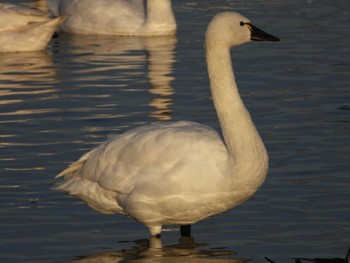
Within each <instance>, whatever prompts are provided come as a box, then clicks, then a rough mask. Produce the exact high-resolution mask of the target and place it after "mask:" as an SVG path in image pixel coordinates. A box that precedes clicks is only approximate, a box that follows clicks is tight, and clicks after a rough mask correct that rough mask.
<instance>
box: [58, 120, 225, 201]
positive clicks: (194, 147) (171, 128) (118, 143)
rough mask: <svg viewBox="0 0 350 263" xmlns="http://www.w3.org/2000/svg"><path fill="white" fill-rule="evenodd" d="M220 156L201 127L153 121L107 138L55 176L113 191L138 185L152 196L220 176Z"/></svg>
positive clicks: (217, 142) (220, 147)
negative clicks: (93, 184)
mask: <svg viewBox="0 0 350 263" xmlns="http://www.w3.org/2000/svg"><path fill="white" fill-rule="evenodd" d="M226 157H227V152H226V147H225V146H224V144H223V143H222V141H221V139H220V137H219V135H218V133H217V132H216V131H215V130H213V129H211V128H209V127H207V126H204V125H201V124H198V123H194V122H176V123H169V124H155V125H148V126H143V127H139V128H136V129H133V130H130V131H128V132H126V133H124V134H121V135H117V136H115V137H113V138H111V139H109V140H107V141H106V142H105V143H104V144H102V145H100V146H99V147H97V148H95V149H93V150H92V151H90V152H88V153H86V154H85V155H83V156H82V157H81V158H80V159H79V160H78V161H77V162H75V163H73V164H72V165H71V166H70V167H68V168H67V169H66V170H64V171H63V172H62V173H60V174H59V175H58V176H65V181H76V180H88V181H90V182H94V183H97V184H98V185H99V186H101V187H103V188H104V189H107V190H109V191H114V192H117V193H118V194H128V193H130V192H131V191H133V190H135V189H142V191H144V192H145V193H146V192H148V193H149V195H155V196H156V195H159V194H162V193H164V191H165V192H166V191H167V193H169V191H171V189H176V187H173V186H174V185H180V184H181V185H182V186H181V189H183V191H193V190H195V189H200V188H201V187H203V185H202V184H201V182H203V177H204V176H206V177H208V178H212V180H213V181H214V180H215V181H217V180H220V177H219V178H218V174H221V173H222V170H224V169H225V168H224V165H225V161H226ZM214 174H215V176H214ZM208 178H206V185H208ZM194 182H195V183H194ZM209 185H210V184H209ZM184 188H188V189H184ZM178 190H179V188H177V189H176V191H178ZM202 190H203V189H202Z"/></svg>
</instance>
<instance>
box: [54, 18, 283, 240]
mask: <svg viewBox="0 0 350 263" xmlns="http://www.w3.org/2000/svg"><path fill="white" fill-rule="evenodd" d="M251 40H268V41H278V40H279V39H278V38H276V37H274V36H271V35H269V34H267V33H265V32H263V31H261V30H259V29H257V28H256V27H254V26H253V25H252V24H251V23H250V21H249V20H248V19H247V18H245V17H243V16H241V15H239V14H238V13H234V12H225V13H221V14H218V15H216V16H215V17H214V18H213V20H212V21H211V22H210V24H209V26H208V29H207V32H206V58H207V65H208V72H209V79H210V89H211V92H212V97H213V101H214V106H215V109H216V112H217V115H218V118H219V121H220V124H221V129H222V131H223V136H224V141H222V139H221V138H220V135H219V134H218V133H217V132H216V131H215V130H214V129H212V128H211V127H208V126H205V125H203V124H199V123H195V122H190V121H179V122H170V123H158V124H151V125H146V126H141V127H138V128H134V129H132V130H129V131H127V132H125V133H124V134H121V135H117V136H115V137H112V138H109V139H108V140H107V141H106V142H105V143H103V144H102V145H100V146H98V147H97V148H95V149H93V150H92V151H90V152H88V153H86V154H85V155H83V156H82V157H81V158H80V159H79V160H78V161H77V162H75V163H73V164H72V165H70V166H69V167H68V168H67V169H66V170H64V171H63V172H61V173H60V174H59V175H58V176H57V177H61V176H64V181H63V182H61V183H60V184H58V185H57V186H56V187H57V189H58V190H61V191H63V192H66V193H68V194H70V195H73V196H76V197H77V198H80V199H82V200H84V201H85V202H86V203H87V204H88V205H89V206H90V207H92V208H94V209H95V210H97V211H99V212H101V213H106V214H113V213H121V214H124V215H127V216H129V217H131V218H133V219H135V220H137V221H139V222H140V223H142V224H144V225H145V226H147V227H148V229H149V231H150V233H151V235H152V236H156V237H160V234H161V231H162V226H163V225H180V226H182V227H181V230H182V231H181V233H182V235H183V236H189V235H190V234H191V233H190V225H191V224H193V223H196V222H198V221H200V220H203V219H205V218H208V217H210V216H214V215H216V214H219V213H222V212H224V211H226V210H228V209H230V208H232V207H234V206H237V205H239V204H241V203H242V202H244V201H246V200H247V199H249V198H250V197H251V196H252V195H253V194H254V193H255V192H256V191H257V190H258V188H259V187H260V185H261V184H262V183H263V181H264V179H265V176H266V173H267V170H268V155H267V152H266V149H265V146H264V144H263V142H262V140H261V138H260V136H259V134H258V132H257V130H256V128H255V126H254V123H253V121H252V119H251V117H250V115H249V113H248V111H247V109H246V108H245V106H244V104H243V102H242V100H241V98H240V95H239V92H238V88H237V86H236V82H235V79H234V74H233V69H232V65H231V57H230V48H231V47H232V46H237V45H240V44H243V43H246V42H249V41H251Z"/></svg>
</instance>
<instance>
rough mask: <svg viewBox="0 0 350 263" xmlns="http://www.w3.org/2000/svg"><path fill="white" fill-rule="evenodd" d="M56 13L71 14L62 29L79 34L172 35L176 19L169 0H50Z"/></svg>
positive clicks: (51, 9)
mask: <svg viewBox="0 0 350 263" xmlns="http://www.w3.org/2000/svg"><path fill="white" fill-rule="evenodd" d="M48 7H49V10H50V11H51V12H52V13H53V15H55V16H68V19H67V20H66V21H65V22H64V23H63V24H62V26H61V29H62V30H63V31H66V32H70V33H77V34H103V35H125V36H132V35H134V36H155V35H171V34H175V32H176V21H175V17H174V14H173V10H172V6H171V1H170V0H148V1H147V4H146V6H144V0H48Z"/></svg>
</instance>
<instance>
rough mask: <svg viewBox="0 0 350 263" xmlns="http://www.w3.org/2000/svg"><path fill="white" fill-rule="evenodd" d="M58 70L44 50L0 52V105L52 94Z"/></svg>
mask: <svg viewBox="0 0 350 263" xmlns="http://www.w3.org/2000/svg"><path fill="white" fill-rule="evenodd" d="M55 78H56V70H55V69H54V68H53V67H52V59H51V56H50V55H49V54H48V53H46V52H44V51H42V52H21V53H1V54H0V105H4V104H14V103H20V102H23V101H25V99H28V96H31V95H32V96H39V94H41V95H40V96H44V95H43V94H50V93H52V92H53V91H54V90H53V89H52V85H51V84H52V82H53V81H54V80H55Z"/></svg>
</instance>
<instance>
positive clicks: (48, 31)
mask: <svg viewBox="0 0 350 263" xmlns="http://www.w3.org/2000/svg"><path fill="white" fill-rule="evenodd" d="M63 21H64V18H62V17H57V18H55V19H51V18H48V17H47V16H46V14H45V13H44V12H41V11H39V10H36V9H31V8H26V7H21V6H17V5H13V4H0V52H20V51H39V50H44V49H45V48H46V46H47V44H48V42H49V41H50V39H51V37H52V35H53V33H54V32H55V30H56V28H57V27H58V26H59V24H61V23H62V22H63Z"/></svg>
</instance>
